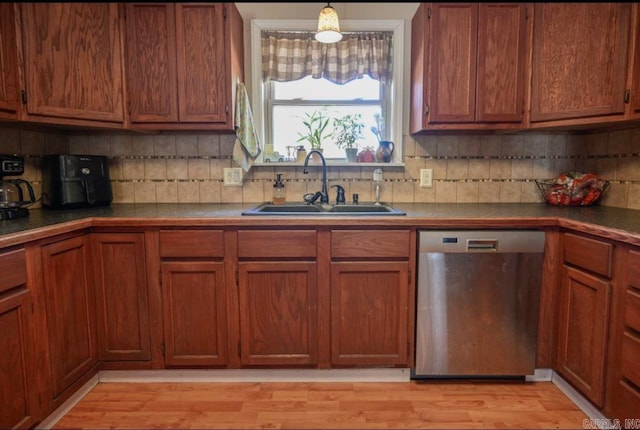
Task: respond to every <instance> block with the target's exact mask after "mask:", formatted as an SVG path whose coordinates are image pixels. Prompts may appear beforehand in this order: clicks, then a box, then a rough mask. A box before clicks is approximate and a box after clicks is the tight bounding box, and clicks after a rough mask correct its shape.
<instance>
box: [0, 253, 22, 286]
mask: <svg viewBox="0 0 640 430" xmlns="http://www.w3.org/2000/svg"><path fill="white" fill-rule="evenodd" d="M0 273H2V276H0V293H2V292H4V291H7V290H9V289H11V288H15V287H19V286H20V285H24V284H26V283H27V263H26V258H25V254H24V249H16V250H15V251H9V252H5V253H3V254H0Z"/></svg>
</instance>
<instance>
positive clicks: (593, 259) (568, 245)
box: [563, 233, 613, 278]
mask: <svg viewBox="0 0 640 430" xmlns="http://www.w3.org/2000/svg"><path fill="white" fill-rule="evenodd" d="M563 245H564V246H563V248H564V261H565V262H566V263H569V264H572V265H574V266H578V267H582V268H583V269H587V270H590V271H591V272H594V273H597V274H599V275H602V276H606V277H608V278H610V277H611V254H612V250H613V246H612V245H611V244H610V243H606V242H600V241H598V240H593V239H589V238H586V237H582V236H576V235H574V234H570V233H565V234H564V239H563Z"/></svg>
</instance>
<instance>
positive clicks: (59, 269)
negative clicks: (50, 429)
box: [42, 235, 98, 398]
mask: <svg viewBox="0 0 640 430" xmlns="http://www.w3.org/2000/svg"><path fill="white" fill-rule="evenodd" d="M89 262H90V252H89V244H88V237H87V236H84V235H83V236H76V237H71V238H68V239H64V240H60V241H58V242H55V243H51V244H48V245H43V246H42V272H43V273H42V275H43V276H42V279H43V289H44V295H45V303H46V314H47V317H46V319H47V335H48V340H49V356H50V363H51V373H52V377H53V397H54V398H55V397H58V396H59V395H61V394H62V393H63V392H64V391H65V390H66V389H67V388H69V387H70V386H71V384H73V383H74V382H75V381H77V380H78V379H79V378H80V377H82V376H83V375H84V374H86V373H87V372H88V371H89V370H91V369H92V368H93V367H94V366H95V365H96V364H97V362H98V354H97V342H96V329H95V294H94V288H93V286H92V282H91V281H89V279H88V277H87V273H88V268H89Z"/></svg>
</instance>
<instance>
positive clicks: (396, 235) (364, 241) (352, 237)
mask: <svg viewBox="0 0 640 430" xmlns="http://www.w3.org/2000/svg"><path fill="white" fill-rule="evenodd" d="M410 238H411V233H410V232H409V230H332V231H331V257H333V258H346V257H405V258H408V257H409V244H410Z"/></svg>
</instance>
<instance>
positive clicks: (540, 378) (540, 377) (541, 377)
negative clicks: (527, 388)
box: [525, 369, 553, 382]
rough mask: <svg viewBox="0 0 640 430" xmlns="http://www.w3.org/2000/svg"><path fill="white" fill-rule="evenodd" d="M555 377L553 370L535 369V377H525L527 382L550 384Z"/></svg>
mask: <svg viewBox="0 0 640 430" xmlns="http://www.w3.org/2000/svg"><path fill="white" fill-rule="evenodd" d="M552 376H553V370H551V369H535V370H534V371H533V375H527V376H525V381H527V382H550V381H551V378H552Z"/></svg>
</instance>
